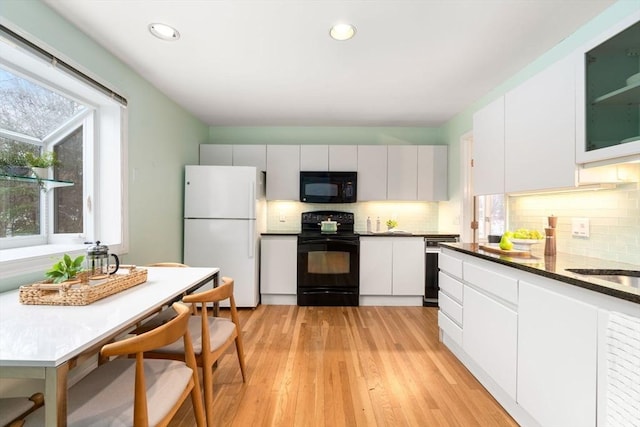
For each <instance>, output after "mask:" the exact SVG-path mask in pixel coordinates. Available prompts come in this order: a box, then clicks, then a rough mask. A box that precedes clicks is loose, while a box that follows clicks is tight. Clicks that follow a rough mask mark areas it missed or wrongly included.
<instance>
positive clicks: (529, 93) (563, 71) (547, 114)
mask: <svg viewBox="0 0 640 427" xmlns="http://www.w3.org/2000/svg"><path fill="white" fill-rule="evenodd" d="M574 66H575V59H574V57H572V56H569V57H567V58H565V59H562V60H560V61H558V62H556V63H555V64H553V65H551V66H549V67H548V68H546V69H545V70H543V71H541V72H540V73H538V74H536V75H535V76H533V77H531V78H530V79H529V80H527V81H525V82H524V83H522V84H521V85H520V86H518V87H516V88H515V89H513V90H511V91H510V92H508V93H507V94H506V95H505V144H504V146H505V154H504V168H505V192H506V193H513V192H519V191H530V190H544V189H552V188H560V187H573V186H575V184H576V162H575V70H574ZM474 153H475V149H474ZM496 162H497V161H496Z"/></svg>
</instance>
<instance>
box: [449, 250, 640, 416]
mask: <svg viewBox="0 0 640 427" xmlns="http://www.w3.org/2000/svg"><path fill="white" fill-rule="evenodd" d="M531 255H532V256H531V257H529V258H518V257H507V256H504V255H497V254H494V253H492V252H488V251H484V250H482V249H481V247H480V246H479V245H476V244H465V243H452V244H449V243H447V244H443V245H442V254H441V256H440V273H439V274H440V295H439V312H438V326H439V328H440V337H441V340H442V342H443V343H444V344H445V345H446V346H447V347H448V348H449V349H450V350H451V351H452V352H453V353H454V354H455V355H456V356H457V357H458V359H460V361H461V362H462V363H463V364H464V365H465V366H466V367H467V368H468V369H469V370H470V371H471V372H472V373H473V374H474V376H476V378H478V380H479V381H480V382H481V383H482V384H483V385H484V386H485V387H486V388H487V390H488V391H489V392H490V393H491V394H492V395H493V396H494V397H495V398H496V400H498V402H500V404H501V405H502V406H503V407H504V408H505V409H506V410H507V411H508V412H509V413H510V414H511V415H512V416H513V417H514V419H516V421H518V423H519V424H521V425H523V426H546V425H580V426H596V425H607V424H608V422H607V420H608V419H609V422H610V417H613V416H617V415H618V414H620V413H624V414H631V415H630V416H631V417H632V418H630V419H626V420H625V421H626V422H630V425H634V424H633V423H634V422H636V418H635V417H636V416H637V413H636V412H637V410H636V409H635V408H633V407H632V406H630V400H629V399H628V398H624V396H621V395H620V393H621V392H622V393H624V392H625V391H626V390H628V387H626V386H625V385H624V384H622V383H621V382H620V379H625V380H626V381H632V383H633V381H636V382H635V383H636V384H637V383H638V381H640V378H637V379H636V376H638V375H639V374H638V373H640V339H638V337H639V336H640V294H639V292H638V289H637V288H634V287H631V286H625V285H621V284H617V283H614V282H609V281H606V280H602V279H598V278H594V277H591V276H581V275H578V274H575V273H571V272H569V271H566V269H567V268H602V269H622V270H635V271H637V270H638V269H639V268H638V266H637V265H631V264H623V263H618V262H614V261H606V260H599V259H594V258H588V257H581V256H576V255H569V254H562V253H559V254H557V255H556V256H555V257H546V258H545V256H544V254H543V253H542V248H540V252H537V251H535V250H534V251H533V252H532V254H531ZM621 324H626V325H629V326H628V328H627V327H625V328H620V325H621ZM634 411H636V412H634ZM629 420H631V421H629Z"/></svg>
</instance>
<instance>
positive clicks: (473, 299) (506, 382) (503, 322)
mask: <svg viewBox="0 0 640 427" xmlns="http://www.w3.org/2000/svg"><path fill="white" fill-rule="evenodd" d="M462 322H463V324H464V329H463V332H462V342H463V348H464V351H465V352H467V354H469V356H471V358H472V359H473V360H474V361H475V362H476V363H477V364H478V365H479V366H480V367H481V368H482V369H483V370H484V371H485V372H486V373H487V374H489V375H490V376H491V378H492V379H493V380H494V381H495V382H496V383H497V384H498V385H499V386H500V387H501V388H502V389H503V390H504V391H506V392H507V394H508V395H509V396H511V397H512V398H513V399H515V397H516V363H517V350H518V345H517V344H518V314H517V313H516V312H515V311H514V310H513V309H512V308H509V307H507V306H505V305H503V304H501V303H500V302H498V301H497V300H495V299H493V298H491V297H489V296H487V295H485V294H482V293H480V292H478V291H477V290H475V289H473V288H472V287H470V286H467V285H465V287H464V310H463V321H462Z"/></svg>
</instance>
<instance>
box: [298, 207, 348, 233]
mask: <svg viewBox="0 0 640 427" xmlns="http://www.w3.org/2000/svg"><path fill="white" fill-rule="evenodd" d="M328 220H331V221H336V222H337V223H338V230H337V231H335V232H331V233H327V232H324V233H323V232H322V231H320V228H321V225H320V223H321V222H322V221H328ZM354 222H355V218H354V215H353V213H352V212H341V211H312V212H303V213H302V221H301V225H302V227H301V231H302V232H301V234H302V235H323V236H324V235H327V236H347V235H354V236H355V234H354V231H353V230H354Z"/></svg>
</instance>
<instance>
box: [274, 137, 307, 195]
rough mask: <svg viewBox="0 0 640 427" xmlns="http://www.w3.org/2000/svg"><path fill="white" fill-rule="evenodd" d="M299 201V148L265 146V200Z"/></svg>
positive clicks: (291, 146) (297, 146)
mask: <svg viewBox="0 0 640 427" xmlns="http://www.w3.org/2000/svg"><path fill="white" fill-rule="evenodd" d="M299 199H300V146H299V145H267V200H299Z"/></svg>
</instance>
